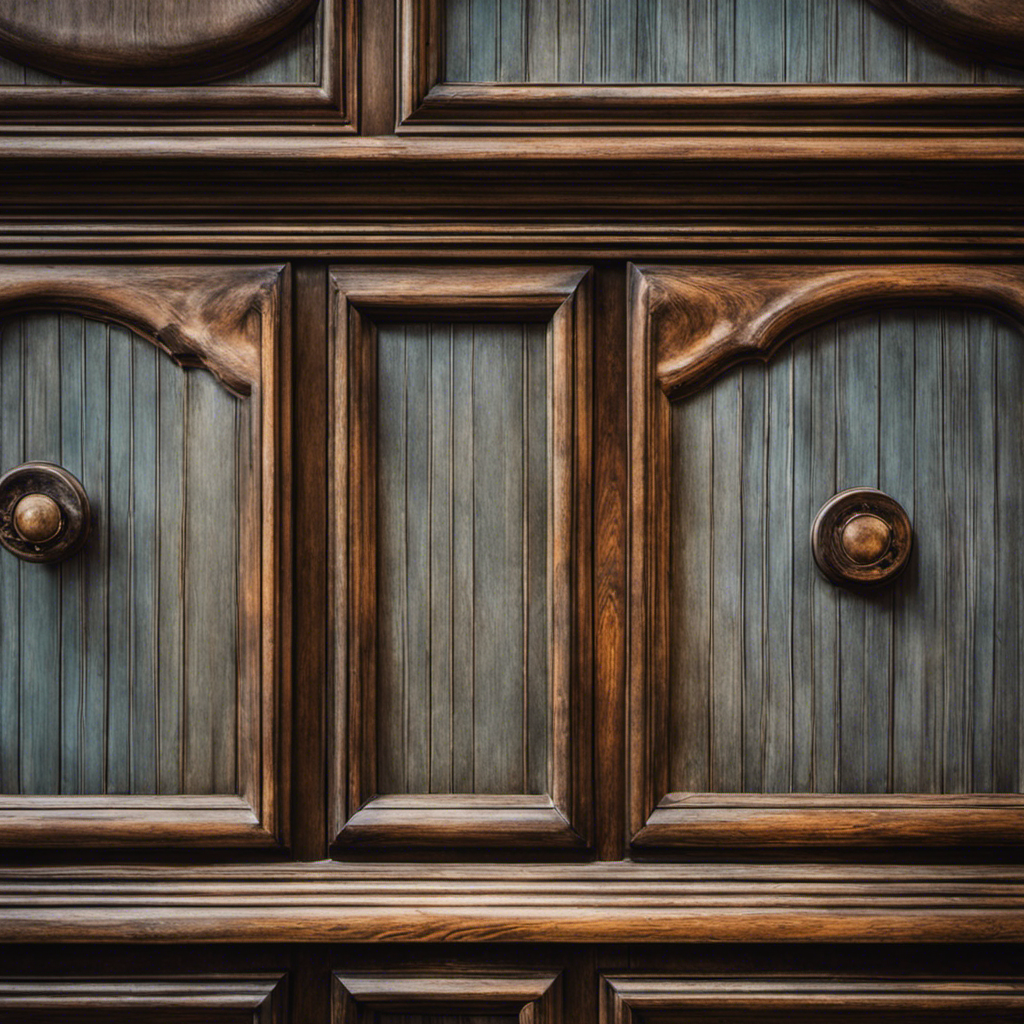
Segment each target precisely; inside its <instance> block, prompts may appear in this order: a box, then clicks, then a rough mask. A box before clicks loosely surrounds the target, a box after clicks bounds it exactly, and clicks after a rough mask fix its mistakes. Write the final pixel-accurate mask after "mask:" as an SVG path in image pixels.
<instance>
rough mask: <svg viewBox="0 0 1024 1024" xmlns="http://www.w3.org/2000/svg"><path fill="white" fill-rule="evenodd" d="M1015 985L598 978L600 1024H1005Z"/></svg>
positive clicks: (1014, 1002) (1021, 992)
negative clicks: (904, 1023)
mask: <svg viewBox="0 0 1024 1024" xmlns="http://www.w3.org/2000/svg"><path fill="white" fill-rule="evenodd" d="M1022 1000H1024V987H1022V986H1021V985H1020V983H1019V982H1016V981H1004V980H996V979H991V980H988V979H986V980H979V981H962V980H959V979H957V980H953V979H941V980H940V979H930V978H910V979H903V980H893V979H889V978H879V979H877V980H847V979H841V978H827V979H826V978H815V977H804V978H794V977H786V976H778V977H774V978H768V977H750V978H743V977H731V978H724V977H711V978H703V977H692V976H691V977H687V976H676V977H673V976H671V975H658V974H607V975H604V976H603V977H602V978H601V1010H600V1016H599V1022H600V1024H689V1022H691V1021H694V1022H695V1021H704V1020H709V1019H712V1020H723V1021H725V1020H728V1021H734V1022H737V1024H739V1022H747V1021H749V1022H750V1024H782V1022H784V1021H792V1020H797V1021H808V1022H809V1021H816V1022H822V1021H825V1022H828V1021H843V1022H845V1024H868V1022H869V1021H892V1022H895V1021H900V1020H918V1021H935V1022H938V1021H943V1022H946V1021H951V1020H978V1019H984V1020H990V1021H993V1022H995V1021H1005V1022H1007V1024H1008V1022H1010V1021H1013V1020H1017V1019H1018V1018H1019V1015H1020V1011H1021V1007H1022Z"/></svg>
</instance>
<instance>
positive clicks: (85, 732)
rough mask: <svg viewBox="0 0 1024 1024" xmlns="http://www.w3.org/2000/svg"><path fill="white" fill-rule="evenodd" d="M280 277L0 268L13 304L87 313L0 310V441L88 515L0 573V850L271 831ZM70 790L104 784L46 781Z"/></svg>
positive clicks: (280, 633) (283, 401)
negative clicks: (45, 563)
mask: <svg viewBox="0 0 1024 1024" xmlns="http://www.w3.org/2000/svg"><path fill="white" fill-rule="evenodd" d="M288 284H289V280H288V277H287V272H286V269H285V268H282V267H254V268H237V267H221V268H218V269H216V270H215V271H211V270H209V269H205V270H203V271H201V272H195V271H191V272H190V271H189V270H188V269H186V268H169V267H147V268H132V269H131V270H129V269H127V268H118V267H101V266H94V267H90V268H81V267H58V266H49V267H8V268H7V269H6V270H5V272H4V274H3V275H2V276H0V300H2V301H3V302H4V304H5V312H9V313H10V315H12V316H18V315H19V314H20V313H21V312H22V311H24V310H26V309H38V308H54V307H56V308H58V309H66V310H74V311H76V312H79V313H84V314H86V316H87V318H86V319H83V318H82V317H80V316H72V315H67V314H65V315H63V317H62V318H61V319H60V320H58V319H57V317H56V316H54V315H52V314H43V315H30V316H27V317H21V318H20V319H14V320H12V321H11V323H12V324H13V325H14V327H15V328H17V330H16V331H15V332H14V334H12V329H11V327H8V328H7V331H6V332H5V335H4V344H3V357H2V364H3V384H2V386H0V390H2V393H3V396H4V399H5V415H6V417H7V420H6V424H5V425H6V426H7V427H9V432H8V431H6V430H5V432H4V439H3V445H4V451H5V452H6V451H8V450H9V451H10V457H11V458H12V459H13V458H17V459H20V458H21V457H22V454H23V453H25V452H29V451H31V452H36V451H38V452H40V454H42V455H43V456H45V457H46V458H49V459H52V460H54V461H58V462H60V461H65V460H66V461H67V463H68V465H69V466H73V467H74V469H75V470H77V471H78V473H80V475H81V476H82V478H83V479H85V480H87V481H88V483H87V486H88V487H90V488H91V489H92V490H93V492H94V495H95V506H96V507H97V509H98V511H99V513H100V514H99V515H98V517H97V526H96V530H95V537H94V540H95V544H94V545H91V546H90V547H89V550H88V551H86V552H85V553H84V554H83V555H82V556H81V557H80V558H79V559H77V560H75V562H74V564H73V565H72V564H71V563H69V564H68V565H67V566H65V567H63V568H54V569H53V570H52V571H50V573H49V575H48V576H39V577H37V578H31V577H28V578H26V577H25V574H24V573H23V572H21V570H19V575H18V576H17V578H15V577H13V576H11V573H10V567H8V566H5V568H4V577H5V596H4V602H5V607H6V608H7V609H8V610H9V612H10V615H11V618H10V620H9V623H8V626H7V628H8V629H9V628H10V626H11V625H13V624H14V623H18V633H17V634H16V635H15V634H11V635H10V639H9V640H8V641H7V642H5V648H4V659H3V660H4V666H3V669H2V670H0V678H2V679H3V686H2V690H3V693H4V696H3V698H2V703H3V706H4V711H5V729H4V733H3V743H4V753H3V757H2V759H0V763H2V764H3V770H4V782H3V785H4V788H5V789H6V790H7V792H8V793H14V794H19V795H8V796H6V797H4V798H3V807H2V810H0V843H2V844H3V845H22V844H29V845H37V844H43V845H59V844H60V843H62V842H72V841H73V842H76V843H91V844H94V845H96V844H98V845H103V844H105V843H108V842H109V843H113V844H128V845H142V844H146V843H156V844H159V843H168V842H170V843H203V842H206V843H212V844H221V845H222V844H225V843H228V844H230V843H233V842H234V843H244V844H251V843H256V844H259V845H266V844H273V843H275V842H277V841H278V838H279V836H280V835H281V834H283V830H284V828H285V825H286V821H287V814H286V812H285V813H283V814H282V813H281V811H280V809H279V799H280V798H279V796H278V791H279V788H280V787H282V786H283V784H284V783H286V779H287V776H286V774H284V773H281V772H279V770H278V768H277V763H278V761H277V758H278V757H279V756H280V755H279V751H280V752H283V753H284V754H285V757H286V759H287V750H288V746H287V736H286V732H287V727H288V719H287V714H286V713H282V712H281V711H280V710H279V707H278V701H279V700H280V699H281V698H282V696H283V695H284V694H286V693H287V681H288V678H287V672H286V666H285V665H284V664H283V663H282V654H281V643H282V642H287V637H288V636H289V631H288V607H289V606H288V594H287V588H286V584H285V582H284V581H286V580H287V578H288V570H289V566H288V559H289V555H288V552H289V535H288V526H287V520H285V519H284V518H283V517H282V515H281V512H280V507H281V494H282V493H286V492H285V491H284V490H279V488H280V489H283V488H287V486H288V469H287V464H286V461H285V460H284V459H283V454H282V453H283V452H284V451H285V450H286V449H285V447H284V446H286V444H287V437H288V431H287V429H286V427H285V426H284V425H282V418H283V420H284V423H287V418H288V415H289V405H288V390H289V389H288V387H287V377H286V376H283V375H282V368H285V369H286V368H287V366H288V346H289V334H290V332H289V326H290V325H289V324H288V322H287V320H285V321H284V322H282V312H283V311H285V312H286V311H287V310H288V302H289V291H288ZM93 316H103V317H109V318H110V319H113V320H115V321H116V322H118V323H120V324H125V325H127V326H130V327H131V328H132V329H133V330H135V331H137V332H138V333H139V334H142V335H144V338H139V337H135V336H133V335H132V334H130V333H129V332H127V331H125V330H124V329H123V328H122V327H119V326H109V325H108V324H105V323H101V322H99V321H98V320H95V319H92V317H93ZM15 334H16V335H17V336H16V337H15ZM12 338H13V339H14V341H15V342H17V343H16V344H14V343H11V341H12ZM160 349H162V350H163V351H162V352H160V351H159V350H160ZM165 353H166V354H165ZM168 356H170V358H168ZM172 359H173V360H174V361H176V362H177V363H179V366H174V365H173V364H172V362H171V360H172ZM181 365H184V366H193V365H199V366H203V367H205V368H208V369H211V370H212V371H213V373H214V374H216V375H217V376H218V377H219V378H220V381H219V382H218V381H215V380H214V378H213V377H211V376H210V375H209V374H207V373H205V371H204V372H202V373H191V374H189V373H183V372H182V370H181V369H180V366H181ZM55 368H57V369H61V371H62V372H60V373H58V374H57V385H58V386H57V387H54V379H53V371H54V369H55ZM64 371H66V372H64ZM204 381H205V383H204ZM225 383H227V384H229V385H230V386H231V387H232V389H233V390H234V391H235V392H236V394H239V395H240V396H241V397H240V398H237V399H233V398H232V397H231V395H230V394H228V393H227V392H226V391H225V389H224V386H223V385H224V384H225ZM22 423H23V424H24V428H22V427H21V426H17V429H15V425H16V424H22ZM161 426H163V427H164V428H165V429H164V430H162V431H161V430H160V427H161ZM6 457H7V456H6V455H5V456H4V458H6ZM158 513H159V515H160V516H167V517H169V519H168V520H167V522H166V523H162V525H161V523H160V522H158ZM158 526H160V528H159V529H158ZM200 567H201V568H200ZM43 568H44V572H45V571H46V570H45V567H43ZM8 577H10V579H8ZM65 577H66V578H65ZM12 588H13V589H12ZM15 595H17V600H16V601H15ZM161 602H162V603H161ZM225 610H228V612H229V614H232V615H233V619H232V620H231V621H230V622H229V624H228V628H227V629H225V628H224V624H223V622H222V619H223V614H224V611H225ZM28 622H32V623H34V624H36V626H38V628H32V629H28V628H26V627H27V624H28ZM22 687H24V694H23V695H21V696H18V694H19V690H20V689H21V688H22ZM225 737H226V739H225ZM285 788H286V787H285ZM76 793H92V794H106V795H104V796H90V797H83V796H74V795H63V794H76ZM46 794H50V795H46ZM181 794H186V795H181ZM187 794H211V796H209V797H199V796H196V797H192V796H189V795H187ZM212 794H224V795H223V796H221V797H216V796H213V795H212ZM229 794H235V795H229ZM82 801H85V802H84V803H83V802H82ZM77 809H80V813H79V810H77Z"/></svg>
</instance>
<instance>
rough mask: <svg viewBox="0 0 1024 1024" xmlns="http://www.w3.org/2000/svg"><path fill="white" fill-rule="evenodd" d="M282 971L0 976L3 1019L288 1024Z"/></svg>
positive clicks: (1, 1019)
mask: <svg viewBox="0 0 1024 1024" xmlns="http://www.w3.org/2000/svg"><path fill="white" fill-rule="evenodd" d="M286 990H287V980H286V978H285V976H284V975H281V974H278V975H274V974H258V975H251V976H237V975H227V976H217V977H201V976H200V977H190V978H161V979H159V980H157V979H148V978H144V979H141V980H140V979H136V978H132V979H127V978H125V979H112V980H103V981H98V980H90V981H85V980H82V979H78V978H67V979H65V978H60V979H58V978H52V977H51V978H17V979H15V978H9V979H8V978H0V1021H11V1022H15V1021H17V1022H21V1021H27V1022H32V1021H37V1020H38V1021H43V1020H54V1019H59V1020H62V1021H74V1020H77V1019H79V1016H81V1017H82V1019H88V1020H94V1019H96V1016H97V1015H99V1014H102V1013H117V1014H122V1013H124V1012H126V1011H129V1012H131V1013H133V1014H135V1015H137V1018H138V1019H139V1020H145V1021H153V1022H154V1024H158V1022H164V1021H166V1022H168V1024H171V1022H172V1021H176V1020H180V1019H181V1017H182V1016H183V1015H184V1016H188V1017H189V1018H190V1019H191V1017H192V1016H193V1015H194V1014H196V1013H201V1014H203V1019H204V1020H210V1021H216V1022H217V1024H284V1022H285V1020H286V1019H287V1010H286Z"/></svg>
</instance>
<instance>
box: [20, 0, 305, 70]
mask: <svg viewBox="0 0 1024 1024" xmlns="http://www.w3.org/2000/svg"><path fill="white" fill-rule="evenodd" d="M67 6H68V8H70V7H71V5H70V4H68V5H67ZM143 6H144V7H145V16H144V17H142V16H139V10H138V9H139V8H140V7H143ZM315 6H316V0H188V2H187V3H186V2H184V0H149V3H148V4H146V5H141V4H139V3H138V2H137V0H77V2H76V3H75V4H74V10H73V12H72V11H70V10H64V11H62V9H61V5H58V4H55V3H53V2H49V3H39V0H12V2H9V3H5V4H4V5H3V7H2V9H0V54H3V56H5V57H9V58H10V59H12V60H16V61H18V62H19V63H22V64H27V65H28V66H30V67H33V68H38V69H39V70H42V71H48V72H50V73H51V74H56V75H66V76H68V77H70V78H75V79H79V80H82V81H87V82H99V83H102V84H105V85H120V84H136V85H138V84H147V85H166V84H191V83H197V82H207V81H210V80H211V79H215V78H220V77H223V76H224V75H229V74H232V73H234V72H237V71H243V70H245V69H246V68H248V67H251V66H252V65H253V64H254V63H255V62H256V61H257V60H258V59H259V58H260V57H261V56H262V55H263V54H264V53H265V52H266V51H267V50H268V49H270V48H271V47H272V46H274V45H275V44H276V43H279V42H281V41H282V40H283V39H285V38H287V37H288V36H289V35H290V34H291V33H292V32H294V31H295V30H296V29H297V28H298V27H299V25H300V24H301V22H302V21H303V20H305V19H306V18H307V17H308V16H309V15H310V14H311V12H312V11H313V9H314V7H315ZM72 15H73V16H72Z"/></svg>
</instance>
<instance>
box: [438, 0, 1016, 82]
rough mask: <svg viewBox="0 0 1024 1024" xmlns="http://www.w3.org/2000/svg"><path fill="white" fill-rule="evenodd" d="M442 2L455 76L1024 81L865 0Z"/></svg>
mask: <svg viewBox="0 0 1024 1024" xmlns="http://www.w3.org/2000/svg"><path fill="white" fill-rule="evenodd" d="M891 6H892V7H893V8H897V7H898V8H900V9H903V8H923V7H924V6H925V5H924V4H917V3H900V4H895V3H894V4H892V5H891ZM947 6H956V4H953V3H950V4H948V5H947ZM960 6H965V4H963V3H962V2H961V3H960ZM444 14H445V26H444V31H445V47H446V48H445V67H444V71H443V74H442V77H441V80H442V81H447V82H452V83H457V82H509V83H513V82H536V83H556V82H557V83H566V84H571V83H579V84H583V83H585V84H598V83H607V84H625V83H636V84H655V83H664V84H683V83H697V82H716V83H733V82H735V83H782V82H793V83H796V82H808V83H821V84H825V83H847V82H849V83H853V82H877V83H984V82H1021V81H1024V77H1022V76H1021V74H1020V73H1019V72H1016V71H1012V70H1009V69H1006V68H999V67H993V66H990V64H984V63H979V62H976V61H973V60H971V59H970V58H969V57H965V56H963V55H962V54H960V53H958V52H955V51H952V50H949V49H947V48H945V47H943V46H942V45H940V44H938V43H936V42H933V41H932V40H931V39H930V38H928V37H926V36H924V35H922V34H921V33H920V32H919V31H917V30H916V29H914V28H908V27H907V25H906V24H904V23H903V22H902V21H899V20H897V19H895V18H893V17H890V16H889V15H886V14H883V13H882V12H881V11H879V10H878V9H876V8H875V7H873V6H871V4H870V3H869V2H868V0H533V2H528V0H446V3H445V11H444ZM1006 17H1007V18H1008V19H1009V20H1010V21H1011V22H1012V21H1014V20H1015V19H1017V18H1019V15H1014V14H1007V15H1006ZM924 20H926V18H925V16H923V15H922V17H921V19H920V21H921V22H923V21H924ZM992 35H993V37H997V36H998V35H999V33H998V31H996V32H993V33H992ZM1004 35H1005V33H1004ZM947 38H948V36H947ZM976 49H977V47H976ZM1012 49H1013V44H1012V43H1006V44H1005V45H1004V46H1003V47H1001V48H1000V47H996V46H994V45H993V48H992V52H993V55H995V56H998V57H1001V58H1003V59H1005V58H1006V57H1007V54H1008V53H1010V52H1012Z"/></svg>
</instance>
